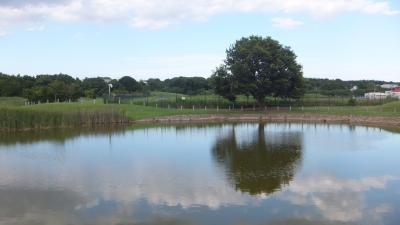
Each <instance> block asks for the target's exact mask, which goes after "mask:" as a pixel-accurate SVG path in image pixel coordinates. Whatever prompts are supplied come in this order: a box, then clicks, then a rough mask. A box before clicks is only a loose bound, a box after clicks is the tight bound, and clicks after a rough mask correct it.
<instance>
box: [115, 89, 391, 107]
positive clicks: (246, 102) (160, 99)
mask: <svg viewBox="0 0 400 225" xmlns="http://www.w3.org/2000/svg"><path fill="white" fill-rule="evenodd" d="M119 100H120V101H121V103H125V104H135V105H142V106H156V105H157V106H159V107H164V108H167V107H168V106H171V107H176V106H178V107H179V106H181V105H182V106H184V107H187V108H189V107H192V106H195V107H201V106H203V107H204V106H207V107H217V106H220V107H228V106H229V105H230V102H229V101H228V100H226V99H224V98H222V97H220V96H218V95H214V94H204V95H195V96H190V95H183V94H174V93H168V92H151V93H150V95H149V96H148V97H135V98H130V99H123V98H122V99H119V98H116V99H114V103H118V102H119ZM349 100H350V97H329V96H323V95H316V94H306V95H305V96H304V97H303V98H302V99H299V100H291V99H280V98H273V97H267V98H266V104H267V105H268V106H277V105H279V106H305V107H309V106H347V105H348V104H349ZM391 101H393V99H386V100H367V99H359V100H357V105H360V106H374V105H381V104H385V103H388V102H391ZM235 104H236V105H237V106H238V107H241V106H243V107H245V108H252V107H253V106H254V105H256V101H255V100H254V98H253V97H252V96H249V97H246V96H244V95H239V96H237V99H236V103H235Z"/></svg>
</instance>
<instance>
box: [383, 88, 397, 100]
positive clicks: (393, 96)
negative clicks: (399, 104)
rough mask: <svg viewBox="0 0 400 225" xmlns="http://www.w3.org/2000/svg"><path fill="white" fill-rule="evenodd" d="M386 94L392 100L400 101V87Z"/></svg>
mask: <svg viewBox="0 0 400 225" xmlns="http://www.w3.org/2000/svg"><path fill="white" fill-rule="evenodd" d="M385 93H386V94H388V95H389V96H390V97H392V98H398V99H400V87H397V88H393V89H392V90H391V91H386V92H385Z"/></svg>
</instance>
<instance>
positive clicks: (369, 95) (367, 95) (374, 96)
mask: <svg viewBox="0 0 400 225" xmlns="http://www.w3.org/2000/svg"><path fill="white" fill-rule="evenodd" d="M389 96H390V94H389V93H382V92H369V93H365V95H364V97H365V98H366V99H371V100H375V99H378V100H379V99H387V98H388V97H389Z"/></svg>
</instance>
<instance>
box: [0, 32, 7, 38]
mask: <svg viewBox="0 0 400 225" xmlns="http://www.w3.org/2000/svg"><path fill="white" fill-rule="evenodd" d="M6 35H7V32H5V31H3V30H0V38H1V37H4V36H6Z"/></svg>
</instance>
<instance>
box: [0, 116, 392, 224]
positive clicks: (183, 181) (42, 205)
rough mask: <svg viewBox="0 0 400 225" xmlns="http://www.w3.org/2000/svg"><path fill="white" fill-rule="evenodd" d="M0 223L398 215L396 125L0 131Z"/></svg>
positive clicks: (295, 220) (374, 219)
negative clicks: (2, 132)
mask: <svg viewBox="0 0 400 225" xmlns="http://www.w3.org/2000/svg"><path fill="white" fill-rule="evenodd" d="M0 224H10V225H14V224H15V225H22V224H24V225H25V224H29V225H35V224H45V225H67V224H77V225H81V224H82V225H83V224H93V225H94V224H99V225H110V224H121V225H122V224H124V225H128V224H135V225H136V224H143V225H145V224H189V225H190V224H199V225H202V224H210V225H211V224H212V225H216V224H234V225H236V224H272V225H275V224H296V225H297V224H360V225H361V224H362V225H380V224H381V225H398V224H400V134H398V133H394V132H391V131H387V130H384V129H379V128H369V127H361V126H349V125H326V124H284V123H282V124H279V123H277V124H256V123H244V124H213V125H187V126H185V125H176V126H160V127H142V128H138V127H137V128H129V129H121V130H114V131H112V130H107V129H104V130H100V131H98V132H93V131H87V130H54V131H43V132H22V133H13V134H1V135H0Z"/></svg>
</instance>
